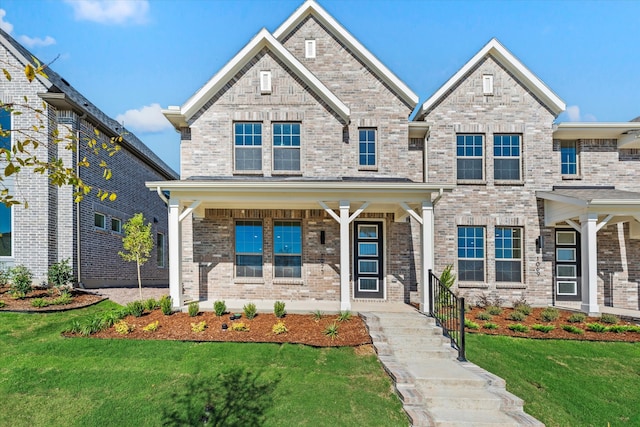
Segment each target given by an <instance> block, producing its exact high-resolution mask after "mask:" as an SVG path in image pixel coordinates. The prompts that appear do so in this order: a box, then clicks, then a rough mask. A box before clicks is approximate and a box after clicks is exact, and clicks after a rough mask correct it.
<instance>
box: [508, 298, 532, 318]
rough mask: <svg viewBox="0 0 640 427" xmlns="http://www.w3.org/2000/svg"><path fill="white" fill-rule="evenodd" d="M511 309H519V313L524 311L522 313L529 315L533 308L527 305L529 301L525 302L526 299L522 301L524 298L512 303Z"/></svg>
mask: <svg viewBox="0 0 640 427" xmlns="http://www.w3.org/2000/svg"><path fill="white" fill-rule="evenodd" d="M513 309H514V310H515V311H519V312H521V313H524V314H525V315H527V316H528V315H530V314H531V311H532V310H533V309H532V308H531V306H530V305H529V303H528V302H526V301H524V300H522V301H518V302H517V303H515V304H514V305H513Z"/></svg>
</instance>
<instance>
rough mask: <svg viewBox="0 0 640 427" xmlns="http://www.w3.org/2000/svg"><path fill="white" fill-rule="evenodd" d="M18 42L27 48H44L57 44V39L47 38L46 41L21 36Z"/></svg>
mask: <svg viewBox="0 0 640 427" xmlns="http://www.w3.org/2000/svg"><path fill="white" fill-rule="evenodd" d="M18 40H19V41H20V43H22V44H23V45H25V46H26V47H42V46H51V45H52V44H56V39H54V38H53V37H51V36H46V37H45V38H44V39H41V38H40V37H29V36H19V37H18Z"/></svg>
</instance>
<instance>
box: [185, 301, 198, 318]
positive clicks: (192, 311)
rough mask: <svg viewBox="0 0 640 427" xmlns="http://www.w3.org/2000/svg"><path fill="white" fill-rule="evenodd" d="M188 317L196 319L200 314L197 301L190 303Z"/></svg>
mask: <svg viewBox="0 0 640 427" xmlns="http://www.w3.org/2000/svg"><path fill="white" fill-rule="evenodd" d="M188 311H189V316H190V317H196V316H197V315H198V313H200V303H199V302H198V301H192V302H190V303H189V306H188Z"/></svg>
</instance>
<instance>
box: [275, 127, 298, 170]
mask: <svg viewBox="0 0 640 427" xmlns="http://www.w3.org/2000/svg"><path fill="white" fill-rule="evenodd" d="M273 169H274V170H277V171H299V170H300V123H274V124H273Z"/></svg>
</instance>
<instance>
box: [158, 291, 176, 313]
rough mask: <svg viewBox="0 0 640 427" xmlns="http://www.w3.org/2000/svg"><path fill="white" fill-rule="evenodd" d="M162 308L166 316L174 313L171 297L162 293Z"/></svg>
mask: <svg viewBox="0 0 640 427" xmlns="http://www.w3.org/2000/svg"><path fill="white" fill-rule="evenodd" d="M160 310H161V311H162V314H164V315H165V316H168V315H170V314H171V313H173V308H172V307H171V297H170V296H169V295H162V296H161V297H160Z"/></svg>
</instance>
